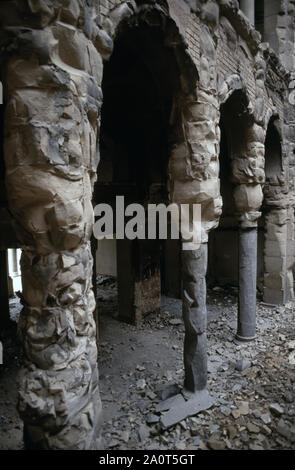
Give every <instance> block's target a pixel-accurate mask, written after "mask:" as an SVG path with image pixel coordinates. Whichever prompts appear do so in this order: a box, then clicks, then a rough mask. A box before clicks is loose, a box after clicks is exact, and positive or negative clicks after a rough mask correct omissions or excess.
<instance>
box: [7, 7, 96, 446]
mask: <svg viewBox="0 0 295 470" xmlns="http://www.w3.org/2000/svg"><path fill="white" fill-rule="evenodd" d="M83 5H84V4H83ZM85 5H86V3H85ZM82 13H83V12H82ZM82 13H81V14H82ZM84 13H85V12H84ZM53 14H54V11H53ZM44 21H45V20H44ZM34 24H35V23H34ZM25 31H26V32H25V33H24V32H23V29H22V28H19V29H18V28H15V29H14V30H13V34H14V35H15V38H16V39H15V41H16V42H15V43H16V44H17V45H18V48H19V50H18V49H17V48H16V49H15V52H14V55H13V56H10V55H9V58H8V59H7V62H6V64H5V80H4V86H5V96H6V103H7V104H6V108H5V136H4V154H5V163H6V187H7V193H8V201H9V208H10V211H11V213H12V214H13V216H14V222H15V226H16V231H17V234H18V239H19V240H20V243H21V246H22V247H23V253H22V258H21V272H22V284H23V302H24V308H23V311H22V312H21V316H20V320H19V325H18V327H19V336H20V339H21V341H22V345H23V350H24V364H23V368H22V370H21V373H20V377H19V400H18V410H19V413H20V416H21V418H22V419H23V420H24V441H25V447H26V448H28V449H52V450H60V449H62V450H64V449H65V450H88V449H97V448H99V447H100V443H99V439H98V438H99V434H98V427H99V420H100V417H101V402H100V396H99V388H98V369H97V348H96V327H95V321H94V317H93V312H94V310H95V298H94V294H93V290H92V267H93V260H92V255H91V246H90V237H91V234H92V226H93V220H94V217H93V208H92V204H91V199H92V190H93V184H94V181H95V178H96V170H97V164H98V158H99V155H98V151H97V143H98V129H99V115H100V108H101V104H102V92H101V88H100V83H101V79H102V58H101V56H100V54H99V53H98V51H97V50H96V49H95V48H94V46H92V45H91V41H90V40H89V39H87V37H86V36H85V35H83V32H82V31H77V32H75V31H76V30H75V29H74V28H73V27H69V26H67V25H66V24H64V23H63V22H60V23H59V22H57V23H56V24H54V25H52V26H51V27H48V28H44V29H42V28H39V29H36V30H33V29H30V30H27V29H26V30H25ZM75 41H76V42H75ZM57 45H59V48H57ZM22 47H25V48H26V47H27V48H28V50H29V51H30V54H29V56H28V55H27V54H25V53H24V52H23V50H22ZM65 51H68V53H67V54H66V53H65ZM73 51H75V53H73ZM58 53H59V54H61V57H62V58H61V57H60V56H59V54H58ZM41 56H42V60H41V59H40V57H41ZM85 57H89V63H88V62H87V61H86V60H85V62H84V58H85ZM79 60H81V61H80V62H79ZM90 64H91V65H90ZM83 67H84V69H85V71H83V72H82V71H81V69H83Z"/></svg>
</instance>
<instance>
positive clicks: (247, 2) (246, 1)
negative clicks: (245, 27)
mask: <svg viewBox="0 0 295 470" xmlns="http://www.w3.org/2000/svg"><path fill="white" fill-rule="evenodd" d="M240 9H241V10H242V12H243V13H244V14H245V16H247V18H248V20H249V21H250V23H251V24H252V25H254V24H255V0H240Z"/></svg>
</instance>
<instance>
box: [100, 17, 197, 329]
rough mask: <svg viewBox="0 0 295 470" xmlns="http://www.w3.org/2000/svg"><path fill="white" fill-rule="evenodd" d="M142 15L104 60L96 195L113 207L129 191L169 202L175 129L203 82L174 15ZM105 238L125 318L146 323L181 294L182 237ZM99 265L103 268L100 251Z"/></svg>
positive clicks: (144, 200) (127, 25) (130, 195)
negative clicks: (169, 297) (190, 93)
mask: <svg viewBox="0 0 295 470" xmlns="http://www.w3.org/2000/svg"><path fill="white" fill-rule="evenodd" d="M154 20H155V18H154ZM154 20H153V21H154ZM138 21H139V22H140V27H138V24H137V22H136V21H135V20H132V18H131V19H129V20H128V21H123V22H122V24H121V25H120V26H119V29H118V32H117V35H116V39H115V42H114V50H113V53H112V56H111V58H110V60H109V61H108V62H106V63H105V66H104V76H103V85H102V89H103V96H104V101H103V108H102V119H101V133H100V153H101V161H100V164H99V167H98V182H97V184H96V190H95V197H94V199H95V203H99V202H104V203H106V202H107V203H109V204H111V205H112V207H113V210H115V202H116V196H124V202H125V206H126V205H128V204H131V203H138V204H141V205H143V206H144V207H147V205H148V204H149V203H151V204H159V203H164V204H167V203H169V194H168V187H167V178H168V176H167V166H168V160H169V155H170V148H171V140H172V139H175V136H174V135H172V128H173V126H174V125H175V122H176V120H177V113H179V107H180V101H181V96H182V94H183V91H184V89H185V88H186V87H187V83H189V84H190V85H189V86H190V87H194V86H195V83H196V71H195V69H194V67H193V66H192V65H190V64H189V65H188V64H186V63H185V61H186V56H185V54H184V49H183V47H184V46H183V44H182V42H179V39H177V37H176V34H177V28H176V26H175V25H173V22H171V21H168V22H167V21H166V20H165V21H163V18H162V19H161V18H158V20H157V21H154V23H146V22H145V21H144V20H141V19H138ZM173 29H175V30H174V32H173ZM172 33H173V34H172ZM181 64H182V65H183V67H182V66H181ZM185 76H186V77H185ZM188 88H189V87H188ZM168 234H169V230H168ZM98 245H99V252H100V253H101V252H102V251H103V252H104V260H105V259H106V256H108V257H109V260H111V263H112V268H111V271H112V273H113V275H115V277H116V278H117V283H118V313H119V318H120V319H122V320H124V321H127V322H131V323H138V322H140V320H141V318H142V316H143V315H145V314H147V313H149V312H152V311H157V310H158V309H159V308H160V305H161V292H169V293H170V294H171V291H173V292H172V293H175V295H176V296H177V295H178V296H180V278H181V273H180V258H181V256H180V241H178V240H177V241H175V240H169V239H168V240H165V241H161V240H138V239H135V240H127V239H124V240H122V239H114V240H103V241H101V242H98ZM102 246H103V248H102ZM172 252H173V257H171V253H172ZM97 264H98V272H99V271H100V259H99V256H98V257H97ZM101 264H102V263H101Z"/></svg>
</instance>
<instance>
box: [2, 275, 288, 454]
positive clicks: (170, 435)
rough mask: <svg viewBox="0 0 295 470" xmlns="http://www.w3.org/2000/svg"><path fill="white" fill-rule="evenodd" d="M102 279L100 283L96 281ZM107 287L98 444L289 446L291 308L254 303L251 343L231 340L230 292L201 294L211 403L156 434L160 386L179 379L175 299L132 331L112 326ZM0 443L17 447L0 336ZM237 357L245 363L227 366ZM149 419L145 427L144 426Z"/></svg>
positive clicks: (10, 346)
mask: <svg viewBox="0 0 295 470" xmlns="http://www.w3.org/2000/svg"><path fill="white" fill-rule="evenodd" d="M102 281H103V280H102ZM114 287H115V286H114V284H113V283H112V281H111V280H107V281H104V282H101V284H100V285H99V296H98V298H99V308H100V312H101V315H100V327H99V333H100V345H99V370H100V378H101V397H102V401H103V407H104V419H105V422H104V427H103V436H104V439H105V444H106V448H107V449H132V450H133V449H145V450H146V449H161V450H166V449H170V450H173V449H174V450H175V449H189V450H191V449H295V401H294V399H295V327H294V324H295V323H294V319H295V304H294V309H293V304H289V305H287V306H286V307H277V308H276V307H274V308H271V307H268V306H265V305H263V304H262V303H259V304H258V320H257V323H258V327H257V340H256V341H255V342H252V343H248V344H241V343H238V342H236V341H235V339H234V334H235V330H236V312H237V303H236V290H235V289H227V290H222V289H219V288H216V289H215V290H209V292H208V351H209V383H208V388H209V390H210V393H211V395H212V396H213V397H214V398H215V400H216V403H215V405H214V406H213V407H212V408H211V409H210V410H208V411H206V412H203V413H200V414H198V415H197V416H195V417H193V418H188V419H186V420H185V421H182V422H181V423H180V424H178V425H177V426H175V427H173V428H171V429H169V430H168V431H165V432H162V431H161V429H160V426H159V423H157V420H158V419H159V416H158V414H157V413H155V406H156V404H157V402H158V401H159V400H160V398H159V395H160V393H161V385H167V384H168V383H170V384H178V385H179V386H181V384H182V382H183V367H182V344H183V335H184V330H183V325H182V321H181V302H180V301H179V300H174V299H170V298H165V297H164V298H163V301H162V309H161V313H160V314H151V315H149V316H148V317H147V318H146V319H145V320H144V322H143V324H142V325H141V326H140V327H134V326H130V325H126V324H123V323H120V322H118V321H117V320H116V319H115V318H112V315H113V313H114V312H116V297H115V289H114ZM4 348H5V352H6V356H5V357H4V358H5V365H4V366H1V368H0V449H21V448H22V424H21V421H20V420H19V418H18V416H17V413H16V411H15V405H16V400H17V393H16V385H15V381H16V374H17V369H18V367H19V362H20V361H21V356H20V353H19V350H18V348H17V347H16V345H15V341H14V340H12V339H9V337H8V338H6V339H4ZM242 358H244V363H245V367H246V369H245V370H244V371H242V372H241V371H239V370H237V369H236V365H237V361H239V359H242ZM147 423H149V424H147Z"/></svg>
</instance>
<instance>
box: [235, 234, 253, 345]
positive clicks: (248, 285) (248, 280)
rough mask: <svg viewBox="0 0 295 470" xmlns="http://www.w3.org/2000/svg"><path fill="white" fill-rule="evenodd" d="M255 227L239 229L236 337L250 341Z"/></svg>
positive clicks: (251, 333)
mask: <svg viewBox="0 0 295 470" xmlns="http://www.w3.org/2000/svg"><path fill="white" fill-rule="evenodd" d="M256 282H257V228H256V227H252V228H240V231H239V307H238V331H237V339H239V340H242V341H251V340H252V339H254V338H255V331H256Z"/></svg>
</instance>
